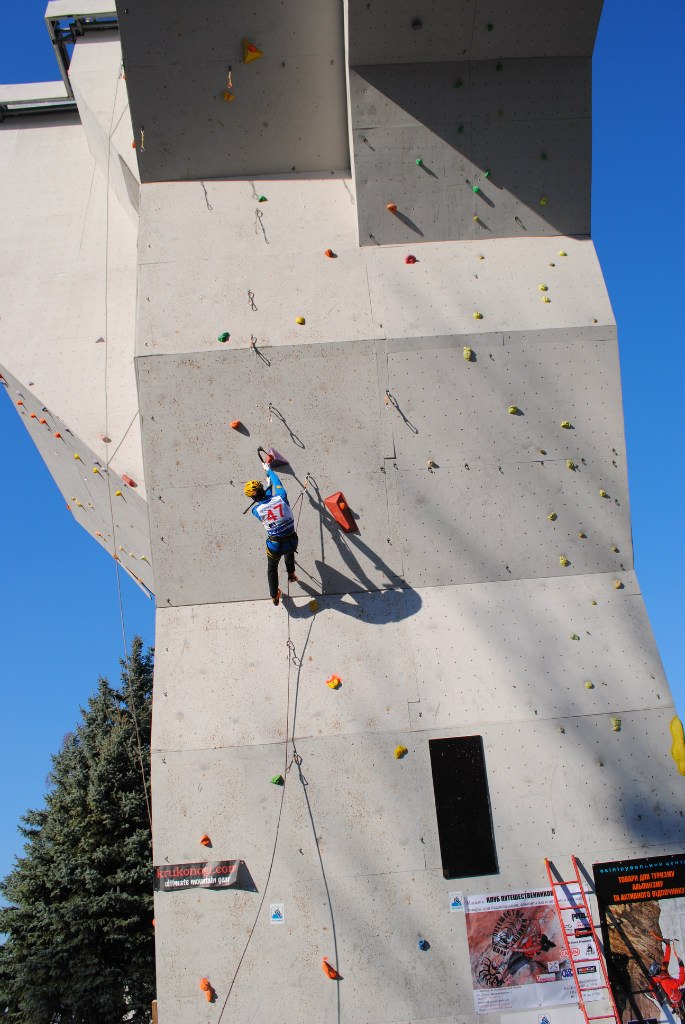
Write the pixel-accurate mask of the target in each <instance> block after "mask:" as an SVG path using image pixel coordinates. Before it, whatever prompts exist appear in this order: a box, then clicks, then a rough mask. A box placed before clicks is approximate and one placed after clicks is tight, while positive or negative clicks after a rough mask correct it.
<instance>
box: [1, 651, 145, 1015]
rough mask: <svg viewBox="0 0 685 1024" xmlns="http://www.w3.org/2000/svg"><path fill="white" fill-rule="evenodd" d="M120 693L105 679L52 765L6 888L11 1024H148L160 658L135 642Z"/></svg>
mask: <svg viewBox="0 0 685 1024" xmlns="http://www.w3.org/2000/svg"><path fill="white" fill-rule="evenodd" d="M129 668H130V683H129V679H128V678H127V675H126V672H125V671H124V663H123V662H122V684H121V689H120V690H115V689H113V688H112V687H111V686H110V685H109V683H108V682H107V680H106V679H100V680H99V684H98V690H97V693H96V694H95V696H93V697H91V699H90V700H89V702H88V707H87V708H86V709H85V710H84V711H82V713H81V714H82V717H81V722H80V724H79V725H78V727H77V729H76V731H75V732H74V733H71V734H69V736H67V737H65V740H64V744H63V746H62V749H61V750H60V752H59V754H57V755H55V756H54V757H53V759H52V761H53V767H52V772H51V775H50V778H49V784H50V789H49V791H48V793H47V795H46V798H45V807H44V808H43V809H42V810H39V811H28V812H27V814H26V815H25V816H24V818H23V819H22V823H23V827H22V828H21V832H22V835H23V836H24V837H25V840H26V842H25V844H24V856H23V857H21V858H19V859H18V861H17V864H16V866H15V868H14V870H13V871H12V872H11V873H10V874H9V875H8V876H7V878H5V879H4V881H3V882H2V883H0V893H1V894H2V896H3V897H4V899H5V900H6V902H7V903H8V904H9V906H7V907H4V908H0V933H2V932H4V933H6V942H5V944H4V946H0V1021H1V1022H2V1024H118V1022H119V1021H124V1020H127V1021H129V1020H130V1021H133V1022H135V1024H138V1022H143V1021H149V1020H150V1004H151V1001H152V999H153V998H154V987H155V978H154V938H153V929H152V916H153V909H152V881H151V879H152V870H151V869H152V844H151V838H150V826H149V821H148V810H147V804H146V799H145V790H144V788H143V780H142V775H141V758H140V756H139V753H138V744H137V740H136V726H135V721H134V716H133V714H132V704H133V707H134V708H135V716H136V718H137V723H138V732H139V736H140V745H141V749H142V766H143V772H144V774H145V779H146V781H148V780H149V778H150V722H151V702H152V670H153V653H152V651H148V652H147V653H143V645H142V640H141V639H140V638H139V637H136V638H135V639H134V641H133V644H132V651H131V657H130V662H129Z"/></svg>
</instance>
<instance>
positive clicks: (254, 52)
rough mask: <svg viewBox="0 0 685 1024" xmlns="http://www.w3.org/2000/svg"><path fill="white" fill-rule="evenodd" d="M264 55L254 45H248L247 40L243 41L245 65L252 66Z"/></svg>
mask: <svg viewBox="0 0 685 1024" xmlns="http://www.w3.org/2000/svg"><path fill="white" fill-rule="evenodd" d="M263 56H264V54H263V53H262V51H261V50H258V49H257V47H256V46H255V45H254V43H248V41H247V39H243V64H251V63H252V61H253V60H259V58H260V57H263Z"/></svg>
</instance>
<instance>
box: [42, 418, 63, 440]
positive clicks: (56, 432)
mask: <svg viewBox="0 0 685 1024" xmlns="http://www.w3.org/2000/svg"><path fill="white" fill-rule="evenodd" d="M40 422H41V423H45V420H41V421H40ZM55 437H57V438H61V437H62V435H61V434H60V432H59V430H56V431H55Z"/></svg>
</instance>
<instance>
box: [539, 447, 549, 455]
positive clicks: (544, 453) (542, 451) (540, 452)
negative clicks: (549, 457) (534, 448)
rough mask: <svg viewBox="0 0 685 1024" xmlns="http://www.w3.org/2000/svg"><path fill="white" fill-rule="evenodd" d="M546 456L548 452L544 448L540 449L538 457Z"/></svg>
mask: <svg viewBox="0 0 685 1024" xmlns="http://www.w3.org/2000/svg"><path fill="white" fill-rule="evenodd" d="M546 454H547V452H546V451H545V449H544V448H540V449H539V451H538V455H546Z"/></svg>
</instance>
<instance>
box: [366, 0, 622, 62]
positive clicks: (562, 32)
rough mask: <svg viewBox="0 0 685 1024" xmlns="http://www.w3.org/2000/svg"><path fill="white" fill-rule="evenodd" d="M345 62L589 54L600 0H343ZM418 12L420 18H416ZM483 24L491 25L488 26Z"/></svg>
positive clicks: (491, 58) (597, 18) (592, 44)
mask: <svg viewBox="0 0 685 1024" xmlns="http://www.w3.org/2000/svg"><path fill="white" fill-rule="evenodd" d="M346 9H347V23H348V33H349V44H348V47H349V61H350V64H353V65H356V64H396V63H409V62H411V61H425V62H429V61H440V60H454V59H455V58H456V57H459V56H464V57H467V58H468V59H471V60H494V59H496V58H499V57H519V58H523V57H541V56H546V55H548V54H559V55H560V56H572V57H575V56H587V55H588V54H590V53H592V48H593V46H594V40H595V33H596V31H597V24H598V22H599V15H600V12H601V9H602V4H601V0H581V2H579V3H577V4H574V6H573V7H572V8H571V7H569V6H568V4H566V3H564V0H553V2H551V3H547V4H543V3H540V2H539V0H525V2H523V3H519V4H517V5H516V6H515V7H511V6H510V5H508V4H506V3H504V2H502V0H487V2H484V0H468V2H464V3H461V4H459V5H456V6H455V5H454V4H451V3H449V2H448V0H442V2H440V3H433V4H431V6H430V8H429V9H420V8H418V7H417V5H416V4H415V3H414V4H412V3H410V2H407V0H401V2H400V3H393V2H391V0H381V2H376V3H372V4H368V3H367V2H366V0H348V3H347V4H346ZM418 15H420V16H421V17H420V19H419V20H420V22H421V24H420V25H418V26H417V25H416V24H415V21H416V18H417V16H418ZM489 26H491V27H490V28H489Z"/></svg>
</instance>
